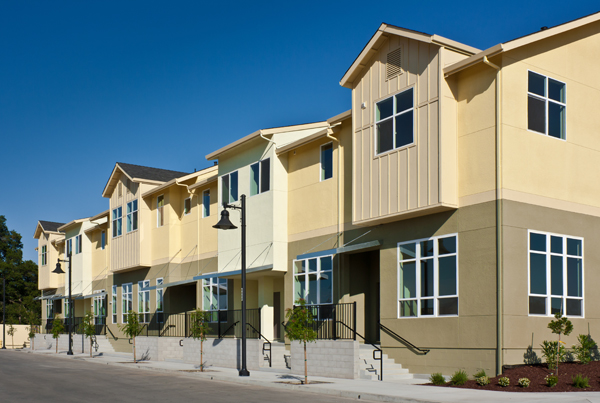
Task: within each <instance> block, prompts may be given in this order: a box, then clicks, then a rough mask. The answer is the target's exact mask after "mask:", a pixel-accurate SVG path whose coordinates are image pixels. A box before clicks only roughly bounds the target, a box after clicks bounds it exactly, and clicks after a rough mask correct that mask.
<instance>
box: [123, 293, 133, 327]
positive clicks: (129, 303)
mask: <svg viewBox="0 0 600 403" xmlns="http://www.w3.org/2000/svg"><path fill="white" fill-rule="evenodd" d="M121 298H122V301H121V305H122V312H123V323H127V314H128V313H129V311H133V284H131V283H129V284H123V285H122V286H121Z"/></svg>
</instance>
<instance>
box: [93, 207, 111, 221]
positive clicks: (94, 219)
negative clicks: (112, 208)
mask: <svg viewBox="0 0 600 403" xmlns="http://www.w3.org/2000/svg"><path fill="white" fill-rule="evenodd" d="M108 215H109V210H106V211H103V212H101V213H100V214H96V215H95V216H92V217H90V221H96V220H99V219H101V218H102V217H108Z"/></svg>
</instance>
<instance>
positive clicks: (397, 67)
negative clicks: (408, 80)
mask: <svg viewBox="0 0 600 403" xmlns="http://www.w3.org/2000/svg"><path fill="white" fill-rule="evenodd" d="M386 67H387V79H388V80H389V79H390V78H394V77H396V76H397V75H399V74H400V73H402V48H398V49H396V50H394V51H393V52H390V53H388V54H387V63H386Z"/></svg>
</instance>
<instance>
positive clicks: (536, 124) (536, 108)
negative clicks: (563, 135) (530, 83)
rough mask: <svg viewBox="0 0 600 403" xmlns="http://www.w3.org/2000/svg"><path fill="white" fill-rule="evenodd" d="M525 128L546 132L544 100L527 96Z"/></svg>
mask: <svg viewBox="0 0 600 403" xmlns="http://www.w3.org/2000/svg"><path fill="white" fill-rule="evenodd" d="M527 122H528V126H527V128H528V129H529V130H533V131H536V132H539V133H544V134H545V133H546V102H545V101H542V100H541V99H538V98H534V97H532V96H529V97H527Z"/></svg>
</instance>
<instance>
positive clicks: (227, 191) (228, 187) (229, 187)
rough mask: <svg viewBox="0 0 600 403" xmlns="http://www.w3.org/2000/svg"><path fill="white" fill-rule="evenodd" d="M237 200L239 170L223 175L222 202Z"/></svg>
mask: <svg viewBox="0 0 600 403" xmlns="http://www.w3.org/2000/svg"><path fill="white" fill-rule="evenodd" d="M236 201H238V173H237V171H236V172H232V173H230V174H227V175H223V176H222V177H221V202H222V203H223V204H227V203H233V202H236Z"/></svg>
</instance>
